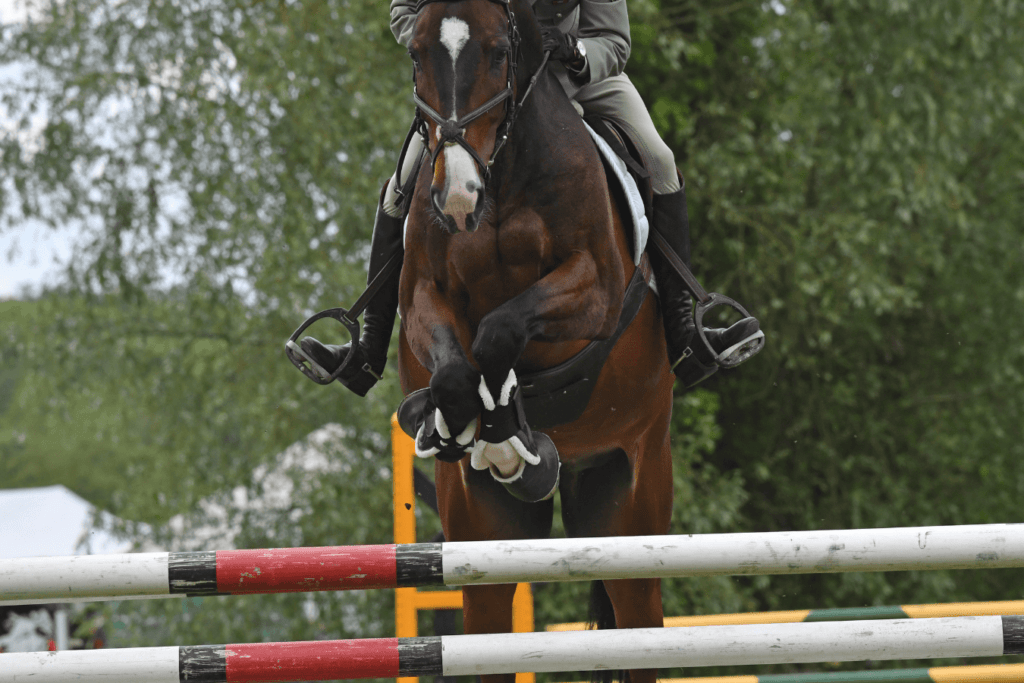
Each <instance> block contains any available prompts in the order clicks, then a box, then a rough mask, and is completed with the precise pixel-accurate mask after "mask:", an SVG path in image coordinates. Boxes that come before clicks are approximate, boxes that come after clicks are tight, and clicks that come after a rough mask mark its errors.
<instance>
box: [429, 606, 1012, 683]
mask: <svg viewBox="0 0 1024 683" xmlns="http://www.w3.org/2000/svg"><path fill="white" fill-rule="evenodd" d="M441 642H442V652H443V655H442V657H443V661H444V675H445V676H465V675H475V674H499V673H515V672H521V671H534V672H541V671H596V670H606V669H616V670H617V669H655V668H669V667H692V666H727V665H728V666H732V665H745V664H805V663H811V662H854V661H862V660H868V659H870V660H887V659H926V658H932V657H991V656H1000V655H1002V654H1003V630H1002V621H1001V618H1000V617H951V618H945V619H916V620H915V619H894V620H885V621H872V622H863V621H836V622H820V623H795V624H754V625H743V626H691V627H677V628H660V629H659V628H654V629H621V630H617V629H610V630H604V631H564V632H561V633H516V634H501V635H469V636H442V638H441Z"/></svg>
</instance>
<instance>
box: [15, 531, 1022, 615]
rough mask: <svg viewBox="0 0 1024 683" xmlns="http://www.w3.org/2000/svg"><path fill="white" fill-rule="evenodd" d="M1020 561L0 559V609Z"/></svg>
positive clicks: (421, 550) (881, 541) (783, 546)
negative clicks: (166, 598)
mask: <svg viewBox="0 0 1024 683" xmlns="http://www.w3.org/2000/svg"><path fill="white" fill-rule="evenodd" d="M1005 567H1024V525H1020V524H983V525H970V526H945V527H941V526H940V527H899V528H892V529H850V530H836V531H802V532H770V533H746V534H706V535H689V536H632V537H606V538H563V539H550V540H526V541H475V542H465V543H413V544H407V545H367V546H337V547H326V548H278V549H265V550H226V551H210V552H187V553H138V554H125V555H86V556H78V557H45V558H28V559H14V560H0V606H8V605H21V604H33V603H50V602H75V601H87V600H105V599H116V600H123V599H130V598H152V597H161V596H173V595H180V596H184V595H239V594H247V593H287V592H302V591H334V590H352V589H371V588H396V587H404V586H441V585H444V586H465V585H472V584H496V583H523V582H538V581H589V580H593V579H622V578H665V577H677V576H713V575H754V574H811V573H835V572H858V571H859V572H873V571H902V570H926V569H996V568H1005Z"/></svg>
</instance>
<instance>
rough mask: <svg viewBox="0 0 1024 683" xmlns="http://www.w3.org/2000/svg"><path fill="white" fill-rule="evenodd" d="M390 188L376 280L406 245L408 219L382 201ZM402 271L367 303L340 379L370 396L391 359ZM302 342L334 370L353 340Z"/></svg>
mask: <svg viewBox="0 0 1024 683" xmlns="http://www.w3.org/2000/svg"><path fill="white" fill-rule="evenodd" d="M386 191H387V185H385V186H384V190H383V191H382V192H381V203H380V204H378V206H377V218H376V220H375V221H374V224H373V237H372V239H371V241H370V267H369V272H368V274H367V282H370V281H372V280H373V278H374V276H376V275H377V273H379V272H380V270H381V268H383V267H384V264H386V263H387V262H388V259H390V258H391V256H392V255H393V254H395V253H396V252H397V253H401V252H402V250H403V249H404V246H403V244H402V226H403V224H404V223H405V219H404V218H392V217H391V216H389V215H388V214H387V213H385V211H384V209H383V208H382V205H383V199H384V192H386ZM400 275H401V268H396V269H395V270H394V271H393V273H392V274H391V275H390V276H389V278H388V281H387V282H385V283H384V286H383V287H381V288H380V291H378V292H377V295H376V296H374V297H373V298H372V299H371V300H370V302H369V303H368V304H367V305H366V311H365V312H364V313H363V331H362V334H361V335H360V336H359V343H358V344H357V345H356V351H355V356H354V357H353V358H352V362H351V363H349V364H348V366H346V368H345V371H344V372H343V373H342V374H341V376H340V377H338V381H339V382H341V383H342V384H344V385H345V387H346V388H348V389H350V390H351V391H353V392H354V393H356V394H358V395H359V396H366V392H368V391H369V390H370V388H371V387H372V386H373V385H374V384H376V383H377V380H379V379H381V376H382V375H383V373H384V366H385V365H386V364H387V362H388V346H390V345H391V331H392V329H393V328H394V325H395V313H396V312H397V311H398V282H399V278H400ZM300 343H301V346H302V350H303V351H304V352H305V353H306V354H308V355H309V356H310V357H312V358H313V360H315V361H316V362H317V363H319V364H320V365H321V367H323V368H324V369H325V370H326V371H327V372H330V373H333V372H334V371H335V370H337V369H338V366H340V365H341V363H342V361H344V360H345V357H346V356H347V355H348V351H349V347H350V346H351V344H352V342H349V343H348V344H345V345H343V346H336V345H333V344H321V343H320V342H318V341H317V340H316V339H314V338H313V337H304V338H303V339H302V341H301V342H300Z"/></svg>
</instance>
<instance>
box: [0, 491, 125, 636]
mask: <svg viewBox="0 0 1024 683" xmlns="http://www.w3.org/2000/svg"><path fill="white" fill-rule="evenodd" d="M95 514H96V509H95V508H94V507H93V506H92V505H90V504H89V503H88V502H86V501H85V500H83V499H81V498H79V497H78V496H76V495H75V494H74V493H72V492H71V491H69V490H68V489H66V488H64V487H63V486H46V487H43V488H34V489H6V490H0V558H15V557H41V556H60V555H76V554H103V553H117V552H124V551H126V550H128V549H129V547H130V544H128V543H125V542H124V541H120V540H118V539H117V538H115V537H113V536H111V535H110V534H107V533H105V532H103V531H97V530H93V529H91V528H90V527H91V522H92V519H93V515H95ZM100 514H101V515H103V516H104V517H107V518H108V520H107V521H110V520H109V516H107V515H105V513H100ZM105 526H107V525H105ZM51 637H52V638H53V640H54V641H55V643H56V646H57V649H58V650H66V649H67V647H68V641H69V634H68V617H67V611H66V610H65V609H63V608H58V609H56V610H52V611H51V609H47V608H46V607H42V606H41V607H40V608H39V609H35V610H32V611H31V612H29V613H24V612H23V611H19V612H14V611H11V612H10V613H3V612H2V611H0V651H6V652H36V651H39V650H46V649H47V646H48V645H49V640H50V638H51Z"/></svg>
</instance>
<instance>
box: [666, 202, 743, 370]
mask: <svg viewBox="0 0 1024 683" xmlns="http://www.w3.org/2000/svg"><path fill="white" fill-rule="evenodd" d="M652 227H653V228H654V230H655V231H657V232H658V234H660V235H661V236H662V237H664V238H665V241H666V242H668V244H669V246H670V247H671V248H672V250H673V251H675V253H676V254H677V255H678V256H679V257H680V258H681V259H682V260H683V262H684V263H686V265H687V266H689V265H690V223H689V219H688V217H687V214H686V188H685V186H684V187H683V188H682V189H680V190H679V191H677V192H672V193H671V194H656V195H654V221H653V226H652ZM648 254H649V256H650V258H651V266H652V268H653V269H654V276H655V278H656V279H657V281H658V299H659V300H660V302H661V314H662V318H663V320H664V324H665V339H666V341H667V342H668V354H669V362H670V363H671V364H672V372H674V373H675V375H676V377H677V378H678V379H679V380H680V381H681V382H682V383H683V386H686V387H692V386H693V385H695V384H697V383H699V382H701V381H703V380H705V379H707V378H708V377H710V376H711V375H713V374H715V372H716V371H717V370H718V364H717V362H716V357H715V356H714V355H712V354H711V352H710V351H709V350H708V349H707V348H706V346H705V345H704V343H703V342H702V341H701V339H700V336H699V335H698V334H697V326H696V324H695V323H694V320H693V299H692V298H691V297H692V295H691V293H690V289H689V287H687V286H686V283H685V282H683V279H682V277H680V276H679V273H677V272H676V270H675V269H674V268H673V267H672V265H671V264H670V263H669V262H668V260H667V259H666V258H665V257H664V256H663V255H662V254H661V252H660V251H658V249H657V248H648ZM704 336H705V337H707V340H708V343H709V344H710V345H711V348H712V349H713V350H714V353H715V354H717V355H719V356H721V355H723V352H726V353H727V352H730V351H731V350H732V349H733V348H734V347H741V346H742V345H743V344H744V343H746V342H747V340H749V339H750V338H752V337H754V336H760V325H759V324H758V322H757V319H756V318H752V317H751V318H744V319H743V320H740V321H739V322H737V323H735V324H733V325H732V326H731V327H729V328H728V329H721V328H716V329H705V330H704Z"/></svg>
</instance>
